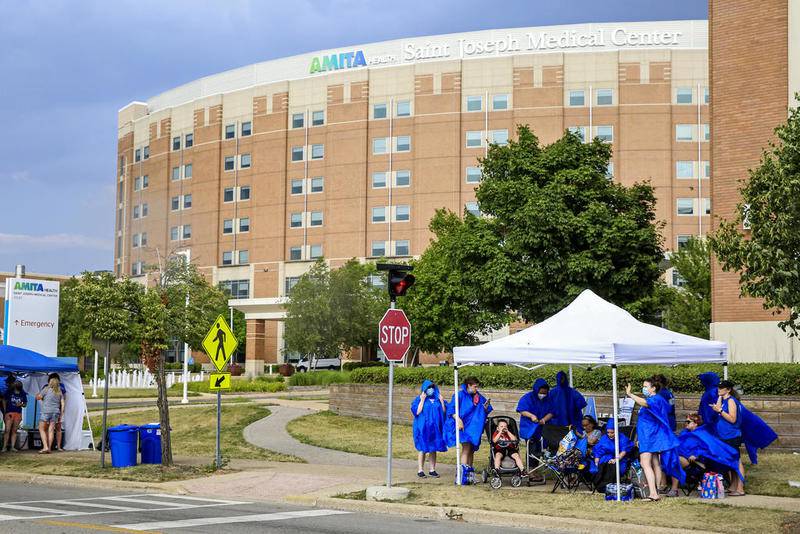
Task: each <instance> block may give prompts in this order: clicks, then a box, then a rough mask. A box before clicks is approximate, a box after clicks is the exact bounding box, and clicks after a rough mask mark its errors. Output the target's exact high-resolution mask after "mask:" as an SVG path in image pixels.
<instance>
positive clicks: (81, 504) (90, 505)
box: [47, 499, 142, 512]
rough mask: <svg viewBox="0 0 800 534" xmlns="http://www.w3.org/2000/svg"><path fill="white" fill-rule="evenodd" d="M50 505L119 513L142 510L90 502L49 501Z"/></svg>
mask: <svg viewBox="0 0 800 534" xmlns="http://www.w3.org/2000/svg"><path fill="white" fill-rule="evenodd" d="M47 503H48V504H64V505H67V506H77V507H79V508H104V509H106V510H117V511H119V512H138V511H140V510H142V509H141V508H131V507H130V506H117V505H116V504H100V503H96V502H89V501H73V500H66V499H65V500H58V501H47Z"/></svg>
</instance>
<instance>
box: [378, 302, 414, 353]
mask: <svg viewBox="0 0 800 534" xmlns="http://www.w3.org/2000/svg"><path fill="white" fill-rule="evenodd" d="M378 346H379V347H380V348H381V350H382V351H383V353H384V354H385V355H386V359H387V360H389V361H390V362H402V361H403V358H404V357H405V355H406V352H408V348H409V347H410V346H411V323H410V322H408V317H406V314H405V312H403V310H386V313H385V314H384V315H383V319H381V322H380V323H378Z"/></svg>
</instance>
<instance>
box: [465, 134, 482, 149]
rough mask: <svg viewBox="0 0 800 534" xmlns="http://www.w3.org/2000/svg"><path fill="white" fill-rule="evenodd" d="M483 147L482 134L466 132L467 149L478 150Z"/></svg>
mask: <svg viewBox="0 0 800 534" xmlns="http://www.w3.org/2000/svg"><path fill="white" fill-rule="evenodd" d="M482 146H483V132H482V131H480V130H472V131H469V132H467V148H478V147H482Z"/></svg>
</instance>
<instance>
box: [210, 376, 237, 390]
mask: <svg viewBox="0 0 800 534" xmlns="http://www.w3.org/2000/svg"><path fill="white" fill-rule="evenodd" d="M208 389H209V390H210V391H219V390H220V389H231V374H230V373H211V375H210V376H209V378H208Z"/></svg>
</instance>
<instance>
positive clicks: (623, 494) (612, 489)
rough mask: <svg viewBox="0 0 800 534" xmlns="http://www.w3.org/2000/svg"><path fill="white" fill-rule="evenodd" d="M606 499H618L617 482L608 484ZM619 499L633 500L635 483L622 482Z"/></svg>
mask: <svg viewBox="0 0 800 534" xmlns="http://www.w3.org/2000/svg"><path fill="white" fill-rule="evenodd" d="M606 500H607V501H616V500H617V484H616V483H613V482H612V483H611V484H606ZM619 500H620V501H631V500H633V484H620V485H619Z"/></svg>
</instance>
